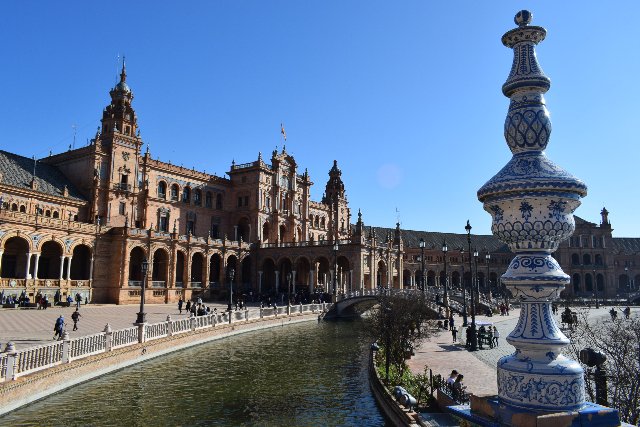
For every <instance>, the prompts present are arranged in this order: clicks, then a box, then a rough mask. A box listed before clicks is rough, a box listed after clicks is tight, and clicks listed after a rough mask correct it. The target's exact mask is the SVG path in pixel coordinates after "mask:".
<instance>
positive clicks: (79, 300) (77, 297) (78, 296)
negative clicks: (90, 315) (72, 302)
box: [76, 292, 82, 309]
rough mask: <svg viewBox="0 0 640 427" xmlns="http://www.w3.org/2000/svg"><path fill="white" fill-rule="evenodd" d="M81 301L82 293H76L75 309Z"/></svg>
mask: <svg viewBox="0 0 640 427" xmlns="http://www.w3.org/2000/svg"><path fill="white" fill-rule="evenodd" d="M81 303H82V295H80V292H78V293H77V294H76V309H78V308H80V304H81Z"/></svg>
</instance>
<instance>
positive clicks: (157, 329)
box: [145, 322, 169, 341]
mask: <svg viewBox="0 0 640 427" xmlns="http://www.w3.org/2000/svg"><path fill="white" fill-rule="evenodd" d="M168 326H169V322H162V323H153V324H151V325H147V326H146V328H145V338H146V340H147V341H151V340H155V339H158V338H164V337H166V336H168V335H169V328H168Z"/></svg>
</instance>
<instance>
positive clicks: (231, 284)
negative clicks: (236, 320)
mask: <svg viewBox="0 0 640 427" xmlns="http://www.w3.org/2000/svg"><path fill="white" fill-rule="evenodd" d="M227 274H228V275H229V305H227V311H228V312H229V313H231V310H233V308H232V307H231V306H232V304H233V277H234V276H235V275H236V270H235V269H234V268H233V267H231V268H229V271H228V273H227ZM229 316H231V314H229Z"/></svg>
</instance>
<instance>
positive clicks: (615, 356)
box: [570, 313, 640, 425]
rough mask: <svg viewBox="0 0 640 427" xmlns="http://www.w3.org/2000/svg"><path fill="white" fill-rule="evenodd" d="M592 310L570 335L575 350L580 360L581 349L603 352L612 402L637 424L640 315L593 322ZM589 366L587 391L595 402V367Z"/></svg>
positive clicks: (626, 419)
mask: <svg viewBox="0 0 640 427" xmlns="http://www.w3.org/2000/svg"><path fill="white" fill-rule="evenodd" d="M587 316H588V313H582V314H581V316H580V317H581V318H580V320H579V322H578V325H577V327H576V328H575V330H574V331H573V332H572V333H571V334H570V337H571V346H570V349H571V353H573V357H574V358H575V359H576V360H580V358H579V352H580V350H581V349H583V348H585V347H590V348H593V349H594V350H597V351H599V352H601V353H603V354H604V355H605V356H606V357H607V360H606V362H605V363H604V368H605V369H606V371H607V380H608V390H607V391H608V404H609V406H610V407H613V408H616V409H618V411H619V413H620V418H621V419H622V420H623V421H625V422H627V423H631V424H633V425H637V424H638V421H639V420H640V317H637V316H633V317H630V318H629V319H625V318H621V317H618V318H616V319H613V318H612V319H611V320H609V319H608V318H607V319H604V320H603V319H598V320H597V321H595V322H594V321H593V319H591V323H590V322H589V321H588V319H587ZM583 367H584V369H585V377H586V378H585V380H586V381H585V383H586V391H587V395H588V397H589V400H591V401H592V402H595V401H596V400H595V396H596V393H595V387H594V384H593V382H592V381H591V380H592V377H593V368H589V367H587V366H583Z"/></svg>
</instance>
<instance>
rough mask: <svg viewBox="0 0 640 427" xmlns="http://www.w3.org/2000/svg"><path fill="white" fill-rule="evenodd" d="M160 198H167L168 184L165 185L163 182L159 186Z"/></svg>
mask: <svg viewBox="0 0 640 427" xmlns="http://www.w3.org/2000/svg"><path fill="white" fill-rule="evenodd" d="M158 197H159V198H160V199H166V198H167V184H165V183H164V182H163V181H160V183H159V184H158Z"/></svg>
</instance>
